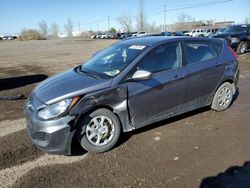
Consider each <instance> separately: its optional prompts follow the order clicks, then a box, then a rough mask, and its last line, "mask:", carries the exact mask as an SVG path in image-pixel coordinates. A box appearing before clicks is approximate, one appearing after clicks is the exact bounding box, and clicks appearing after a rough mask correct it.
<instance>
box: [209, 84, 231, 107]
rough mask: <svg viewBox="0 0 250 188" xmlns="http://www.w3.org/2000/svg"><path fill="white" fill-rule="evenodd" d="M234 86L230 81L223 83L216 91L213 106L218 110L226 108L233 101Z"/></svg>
mask: <svg viewBox="0 0 250 188" xmlns="http://www.w3.org/2000/svg"><path fill="white" fill-rule="evenodd" d="M233 95H234V86H233V84H231V83H229V82H225V83H223V84H222V85H221V86H220V87H219V88H218V89H217V91H216V93H215V95H214V98H213V101H212V106H211V108H212V109H213V110H216V111H223V110H226V109H227V108H228V107H229V106H230V104H231V103H232V100H233Z"/></svg>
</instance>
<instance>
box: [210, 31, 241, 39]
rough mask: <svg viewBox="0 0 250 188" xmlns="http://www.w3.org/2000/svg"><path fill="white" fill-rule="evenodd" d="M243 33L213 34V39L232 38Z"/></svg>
mask: <svg viewBox="0 0 250 188" xmlns="http://www.w3.org/2000/svg"><path fill="white" fill-rule="evenodd" d="M242 34H244V32H227V33H221V34H214V35H213V38H224V39H226V38H228V37H234V36H238V35H242Z"/></svg>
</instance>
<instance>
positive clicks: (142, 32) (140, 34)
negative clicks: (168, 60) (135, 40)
mask: <svg viewBox="0 0 250 188" xmlns="http://www.w3.org/2000/svg"><path fill="white" fill-rule="evenodd" d="M146 34H147V33H146V32H145V31H141V32H139V33H138V34H137V36H143V35H146Z"/></svg>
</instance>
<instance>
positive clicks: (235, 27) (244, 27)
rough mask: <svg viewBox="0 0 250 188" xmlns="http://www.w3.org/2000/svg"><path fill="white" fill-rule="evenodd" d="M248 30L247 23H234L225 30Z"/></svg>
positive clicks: (226, 31)
mask: <svg viewBox="0 0 250 188" xmlns="http://www.w3.org/2000/svg"><path fill="white" fill-rule="evenodd" d="M246 31H247V26H246V25H234V26H231V27H229V28H227V29H226V30H225V31H224V32H225V33H228V32H246Z"/></svg>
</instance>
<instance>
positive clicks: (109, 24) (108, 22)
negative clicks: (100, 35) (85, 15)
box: [108, 16, 110, 31]
mask: <svg viewBox="0 0 250 188" xmlns="http://www.w3.org/2000/svg"><path fill="white" fill-rule="evenodd" d="M109 30H110V18H109V16H108V31H109Z"/></svg>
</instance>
